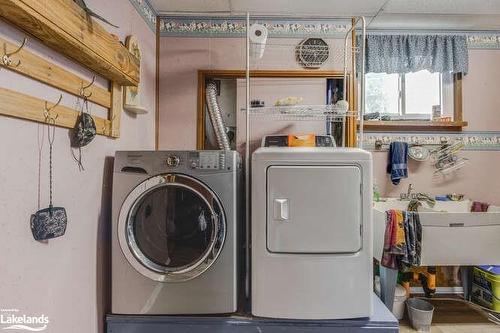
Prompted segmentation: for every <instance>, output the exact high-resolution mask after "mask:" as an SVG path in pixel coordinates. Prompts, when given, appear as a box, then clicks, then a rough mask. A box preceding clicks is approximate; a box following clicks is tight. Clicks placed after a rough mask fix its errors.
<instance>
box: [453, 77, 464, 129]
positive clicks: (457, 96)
mask: <svg viewBox="0 0 500 333" xmlns="http://www.w3.org/2000/svg"><path fill="white" fill-rule="evenodd" d="M462 78H463V75H462V73H456V74H455V75H453V121H454V122H461V121H462V120H463V109H462V107H463V105H462Z"/></svg>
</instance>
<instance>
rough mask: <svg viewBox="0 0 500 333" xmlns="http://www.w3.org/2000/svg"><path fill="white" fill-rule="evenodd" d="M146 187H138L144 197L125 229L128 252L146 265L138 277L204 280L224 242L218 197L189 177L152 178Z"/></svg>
mask: <svg viewBox="0 0 500 333" xmlns="http://www.w3.org/2000/svg"><path fill="white" fill-rule="evenodd" d="M145 185H146V189H145V188H144V185H139V186H138V187H137V188H139V190H140V191H142V193H141V194H140V195H138V196H137V198H136V199H135V200H134V202H133V203H132V205H131V206H130V208H129V210H128V217H127V219H126V225H125V233H126V241H127V247H128V250H129V251H131V253H132V255H133V257H134V260H135V261H137V262H139V263H140V265H141V266H139V268H140V269H139V272H140V273H142V274H144V275H146V276H149V277H153V278H154V279H156V280H161V281H186V280H189V279H192V278H194V277H196V276H198V275H200V274H202V273H203V272H204V271H205V270H206V269H208V267H210V265H211V264H212V263H213V261H214V260H215V259H216V258H217V256H218V254H219V252H220V251H221V248H222V243H223V239H224V236H225V219H224V214H223V211H222V207H221V205H220V202H219V200H218V199H217V197H216V195H215V194H214V193H213V192H212V191H211V190H210V189H209V188H208V187H207V186H205V185H204V184H203V183H201V182H199V181H197V180H196V179H194V178H191V177H188V176H184V175H172V174H169V175H162V176H157V177H153V178H151V179H148V180H147V181H146V184H145ZM137 188H136V189H137ZM130 196H132V197H133V196H134V191H132V193H131V194H130V195H129V197H130ZM122 210H123V209H122ZM129 261H130V260H129ZM135 266H136V265H134V267H135ZM136 269H137V267H136Z"/></svg>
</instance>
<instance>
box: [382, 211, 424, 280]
mask: <svg viewBox="0 0 500 333" xmlns="http://www.w3.org/2000/svg"><path fill="white" fill-rule="evenodd" d="M421 253H422V225H421V224H420V218H419V215H418V212H406V211H400V210H388V211H386V228H385V236H384V249H383V254H382V260H381V262H380V264H381V265H382V266H384V267H387V268H391V269H397V270H401V271H406V270H408V269H409V268H411V267H414V266H420V256H421Z"/></svg>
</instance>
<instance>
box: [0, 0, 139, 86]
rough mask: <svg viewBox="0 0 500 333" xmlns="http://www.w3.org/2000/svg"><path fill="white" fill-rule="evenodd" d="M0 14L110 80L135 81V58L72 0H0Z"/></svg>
mask: <svg viewBox="0 0 500 333" xmlns="http://www.w3.org/2000/svg"><path fill="white" fill-rule="evenodd" d="M0 17H3V18H4V19H5V20H7V21H9V22H11V23H12V24H14V25H16V26H18V27H20V28H21V29H23V30H25V31H26V32H28V33H30V34H32V35H33V36H35V37H37V38H38V39H40V40H41V41H42V42H43V43H44V44H45V45H47V46H49V47H51V48H52V49H54V50H56V51H57V52H60V53H62V54H64V55H66V56H68V57H70V58H72V59H74V60H75V61H76V62H78V63H79V64H82V65H83V66H85V67H87V68H90V69H91V70H93V71H95V72H96V73H98V74H100V75H101V76H103V77H105V78H107V79H109V80H110V81H114V82H118V83H120V84H121V85H125V86H137V85H138V84H139V80H140V77H139V76H140V74H139V73H140V64H139V61H138V59H137V58H136V57H134V56H133V55H132V54H131V53H130V52H129V51H128V50H127V49H126V48H125V46H123V45H122V44H121V43H120V41H119V40H118V39H117V38H115V37H114V36H113V35H112V34H110V33H108V32H107V31H106V30H105V29H104V28H103V27H102V26H101V25H99V24H98V23H97V22H95V20H93V19H92V18H90V17H89V16H87V14H86V13H85V11H84V10H83V9H81V8H80V7H79V6H78V5H77V4H76V3H75V2H74V1H73V0H50V1H49V0H45V1H42V0H0Z"/></svg>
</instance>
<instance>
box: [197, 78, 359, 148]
mask: <svg viewBox="0 0 500 333" xmlns="http://www.w3.org/2000/svg"><path fill="white" fill-rule="evenodd" d="M245 77H246V72H245V70H243V69H241V70H237V69H236V70H232V69H230V70H226V69H222V70H221V69H217V70H213V69H200V70H198V97H197V99H198V101H197V112H196V149H198V150H203V149H205V82H206V81H207V80H208V79H217V78H219V79H221V78H234V79H241V78H245ZM250 77H254V78H257V77H259V78H325V79H329V78H333V79H338V78H343V77H344V72H342V71H316V70H252V71H250ZM347 87H348V88H347V101H348V102H349V105H351V106H355V104H354V103H355V100H356V98H355V94H356V91H355V89H354V86H353V83H352V80H351V74H350V73H347ZM352 118H353V117H347V122H346V133H345V139H346V141H345V142H346V146H348V147H354V146H355V145H356V131H355V128H356V127H355V121H356V120H355V119H352Z"/></svg>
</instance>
